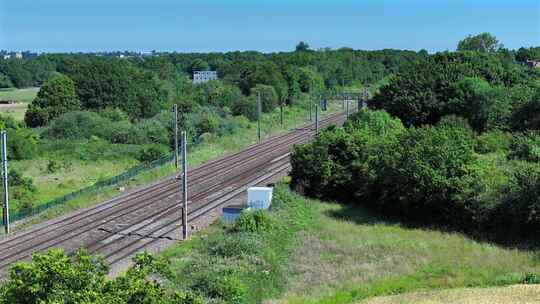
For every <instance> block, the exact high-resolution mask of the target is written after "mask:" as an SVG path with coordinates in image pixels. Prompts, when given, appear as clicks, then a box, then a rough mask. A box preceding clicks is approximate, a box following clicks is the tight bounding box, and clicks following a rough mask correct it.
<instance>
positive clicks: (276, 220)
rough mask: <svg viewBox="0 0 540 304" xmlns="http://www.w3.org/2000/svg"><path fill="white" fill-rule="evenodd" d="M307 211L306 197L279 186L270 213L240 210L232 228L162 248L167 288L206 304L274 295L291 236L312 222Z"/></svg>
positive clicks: (278, 290) (282, 280)
mask: <svg viewBox="0 0 540 304" xmlns="http://www.w3.org/2000/svg"><path fill="white" fill-rule="evenodd" d="M313 211H314V209H313V208H311V207H310V206H309V205H308V204H307V202H306V200H304V199H302V198H301V197H299V196H298V195H296V194H293V193H292V192H290V191H288V190H287V189H286V187H285V186H284V185H282V186H279V187H278V188H276V189H275V190H274V197H273V202H272V211H271V212H268V211H263V210H257V211H251V212H245V213H243V214H242V216H241V218H240V220H238V221H237V222H236V223H235V224H234V225H232V226H219V225H218V226H215V227H213V229H211V230H210V231H209V232H208V233H207V234H205V235H199V236H197V237H196V238H195V239H193V240H190V241H189V242H188V243H187V244H182V245H181V246H175V247H172V248H171V249H169V250H168V251H166V252H165V253H164V254H163V262H164V264H165V267H164V268H163V269H165V270H163V271H162V274H163V275H164V276H165V277H166V278H167V279H168V281H169V283H168V285H167V286H169V287H170V288H171V289H172V290H187V291H188V292H192V293H195V294H199V295H202V296H204V298H205V301H207V302H210V303H260V302H261V301H262V300H263V299H268V298H272V297H277V296H279V295H280V294H281V293H282V291H283V290H284V288H285V287H286V286H285V284H286V282H287V278H286V270H287V265H288V259H289V256H290V254H291V252H292V250H293V249H294V237H295V235H296V233H297V232H298V231H300V230H303V229H307V228H308V227H309V226H310V225H311V224H312V222H313V217H314V216H315V214H314V213H313Z"/></svg>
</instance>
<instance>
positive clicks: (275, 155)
mask: <svg viewBox="0 0 540 304" xmlns="http://www.w3.org/2000/svg"><path fill="white" fill-rule="evenodd" d="M344 120H345V114H344V113H336V114H331V115H328V116H326V117H325V118H323V119H321V121H320V126H321V127H324V126H328V125H332V124H341V123H342V122H343V121H344ZM314 133H315V130H314V125H313V124H310V125H307V126H304V127H302V128H298V129H295V130H293V131H291V132H288V133H284V134H281V135H276V136H272V137H270V138H268V139H267V140H265V141H263V142H262V143H260V144H254V145H251V146H249V147H247V148H246V149H244V150H242V151H240V152H237V153H233V154H229V155H225V156H222V157H219V158H217V159H214V160H211V161H208V162H206V163H204V164H202V165H200V166H198V167H195V168H193V169H191V170H190V171H189V172H188V180H189V186H188V193H190V197H188V199H189V204H190V211H189V219H190V222H194V221H197V220H198V219H201V218H203V217H205V216H206V215H208V214H209V213H211V212H215V211H216V210H217V209H219V207H221V206H223V205H225V204H226V203H227V202H229V201H230V200H231V199H233V198H235V197H238V196H239V195H241V194H242V193H243V192H244V191H245V190H246V189H247V188H248V187H251V186H254V185H264V184H266V183H268V182H270V181H271V180H272V179H275V177H276V176H279V175H284V174H286V173H287V172H288V170H289V169H290V163H289V154H290V149H291V147H292V146H293V145H296V144H301V143H305V142H307V141H308V140H309V139H310V138H311V137H312V136H313V135H314ZM179 202H181V191H180V182H179V181H178V180H177V179H176V178H175V177H174V176H172V177H169V178H167V179H164V180H162V181H160V182H157V183H155V184H152V185H150V186H147V187H144V188H140V189H138V190H135V191H133V192H130V193H126V194H124V195H121V196H119V197H117V198H114V199H112V200H109V201H106V202H104V203H101V204H98V205H95V206H93V207H89V208H86V209H83V210H79V211H77V212H74V213H72V214H69V215H66V216H62V217H59V218H56V219H52V220H49V221H47V222H44V223H42V224H39V225H35V226H33V227H30V228H29V229H26V230H23V231H19V232H15V233H13V234H11V235H9V236H7V237H5V238H3V239H1V240H0V276H3V275H5V273H6V271H7V269H8V268H9V266H10V265H12V264H13V263H15V262H18V261H24V260H29V259H30V258H31V256H32V254H34V253H36V252H40V251H44V250H48V249H50V248H63V249H64V250H65V251H66V252H67V253H68V254H72V253H73V252H75V251H76V250H77V249H78V248H86V249H87V250H88V251H89V252H90V253H94V254H100V255H102V256H103V257H104V258H105V260H106V261H107V262H108V263H109V265H111V267H113V268H114V267H115V265H122V264H125V263H126V261H129V258H130V257H131V256H133V255H134V254H136V253H137V252H139V251H141V250H144V249H152V248H160V247H163V246H168V245H169V244H170V243H172V242H175V241H178V240H180V236H181V233H180V231H181V227H182V225H183V223H181V212H182V208H181V205H180V203H179ZM188 228H189V229H191V227H188Z"/></svg>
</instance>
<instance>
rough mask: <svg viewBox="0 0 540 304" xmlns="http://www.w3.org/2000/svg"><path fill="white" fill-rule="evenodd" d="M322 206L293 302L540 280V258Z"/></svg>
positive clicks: (294, 263)
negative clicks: (537, 276)
mask: <svg viewBox="0 0 540 304" xmlns="http://www.w3.org/2000/svg"><path fill="white" fill-rule="evenodd" d="M314 205H316V207H315V208H317V210H318V213H319V214H320V218H319V220H318V221H317V222H316V223H315V224H314V225H313V229H310V230H308V231H305V232H303V233H302V234H300V235H299V236H298V247H297V249H296V252H295V254H294V256H293V258H292V260H291V263H290V269H289V276H288V277H289V283H288V286H289V287H288V291H287V293H286V295H285V297H284V300H286V302H290V303H354V302H356V301H359V300H361V299H364V298H370V297H374V296H379V295H388V294H399V293H403V292H407V291H414V290H430V289H436V290H438V289H448V288H458V287H488V286H500V285H508V284H517V283H520V282H521V281H522V279H523V277H524V276H525V275H526V274H527V273H540V261H539V260H538V256H539V254H538V252H529V251H520V250H517V249H507V248H503V247H499V246H497V245H494V244H489V243H482V242H477V241H474V240H471V239H470V238H468V237H466V236H463V235H461V234H458V233H446V232H439V231H433V230H429V229H412V228H407V227H406V226H404V225H401V224H400V223H395V222H393V221H388V220H386V219H385V218H384V217H381V216H378V215H376V214H373V213H371V212H369V211H368V210H366V209H364V208H362V207H349V206H344V205H338V204H329V203H319V204H317V203H315V202H314Z"/></svg>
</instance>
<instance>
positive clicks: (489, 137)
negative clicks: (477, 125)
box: [474, 131, 513, 155]
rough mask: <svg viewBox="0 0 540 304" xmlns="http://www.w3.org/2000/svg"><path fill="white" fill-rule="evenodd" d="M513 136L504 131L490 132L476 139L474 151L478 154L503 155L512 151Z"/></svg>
mask: <svg viewBox="0 0 540 304" xmlns="http://www.w3.org/2000/svg"><path fill="white" fill-rule="evenodd" d="M512 138H513V135H512V134H511V133H507V132H503V131H490V132H485V133H482V134H480V135H479V136H477V137H476V144H475V146H474V150H475V151H476V152H477V153H481V154H486V153H503V154H505V155H506V154H507V153H508V152H509V151H510V145H511V142H512Z"/></svg>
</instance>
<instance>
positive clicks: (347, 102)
mask: <svg viewBox="0 0 540 304" xmlns="http://www.w3.org/2000/svg"><path fill="white" fill-rule="evenodd" d="M346 104H347V111H346V112H347V116H346V117H347V118H349V100H348V99H347V101H346Z"/></svg>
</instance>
